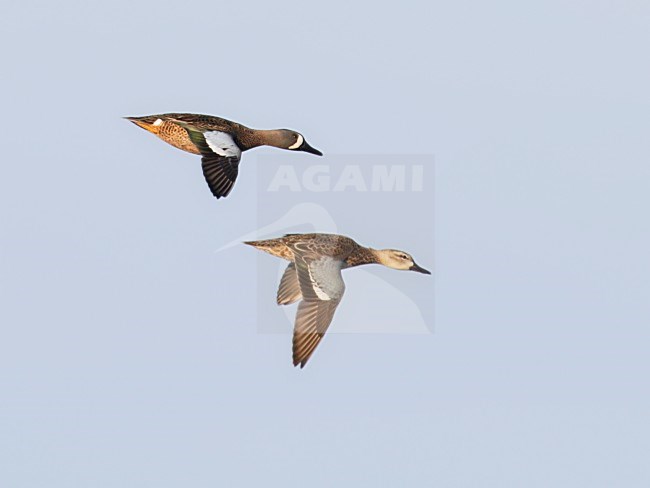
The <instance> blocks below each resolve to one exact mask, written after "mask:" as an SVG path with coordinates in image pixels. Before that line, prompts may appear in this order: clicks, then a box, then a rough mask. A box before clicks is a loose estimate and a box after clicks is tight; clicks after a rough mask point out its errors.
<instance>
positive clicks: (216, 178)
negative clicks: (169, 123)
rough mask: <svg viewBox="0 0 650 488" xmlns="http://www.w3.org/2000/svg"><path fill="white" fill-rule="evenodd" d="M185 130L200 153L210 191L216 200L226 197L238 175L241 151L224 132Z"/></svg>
mask: <svg viewBox="0 0 650 488" xmlns="http://www.w3.org/2000/svg"><path fill="white" fill-rule="evenodd" d="M185 129H186V130H187V133H188V134H189V136H190V139H191V140H192V142H193V143H194V145H195V146H196V147H197V149H198V150H199V152H200V153H201V156H202V157H201V166H202V167H203V176H204V177H205V180H206V181H207V183H208V186H209V187H210V191H211V192H212V194H213V195H214V196H215V197H217V198H221V197H227V196H228V194H229V193H230V192H231V190H232V187H233V186H234V185H235V180H236V179H237V174H238V173H239V161H240V159H241V150H240V149H239V147H238V146H237V144H236V143H235V141H234V139H233V138H232V136H231V135H230V134H228V133H226V132H221V131H206V132H200V131H197V130H194V129H191V128H188V127H187V126H185Z"/></svg>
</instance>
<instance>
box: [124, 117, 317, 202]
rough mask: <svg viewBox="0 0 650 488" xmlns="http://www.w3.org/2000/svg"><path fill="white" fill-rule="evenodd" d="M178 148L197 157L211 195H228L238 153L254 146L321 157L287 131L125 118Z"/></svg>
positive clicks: (218, 121)
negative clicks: (199, 158) (198, 155)
mask: <svg viewBox="0 0 650 488" xmlns="http://www.w3.org/2000/svg"><path fill="white" fill-rule="evenodd" d="M125 118H126V119H127V120H130V121H131V122H133V123H134V124H136V125H137V126H139V127H142V128H143V129H145V130H147V131H149V132H151V133H152V134H155V135H157V136H158V137H159V138H161V139H162V140H163V141H165V142H167V143H169V144H171V145H172V146H174V147H177V148H178V149H182V150H183V151H187V152H190V153H193V154H200V155H201V163H202V166H203V175H204V176H205V179H206V181H207V182H208V186H209V187H210V190H211V191H212V194H213V195H214V196H215V197H217V198H221V197H225V196H228V194H229V193H230V191H231V190H232V187H233V185H234V184H235V180H236V179H237V173H238V171H239V160H240V159H241V153H242V152H243V151H247V150H248V149H252V148H254V147H258V146H274V147H279V148H281V149H289V150H291V151H304V152H308V153H311V154H317V155H318V156H322V155H323V153H321V152H320V151H319V150H318V149H314V148H313V147H311V146H310V145H309V144H307V141H305V138H304V137H303V136H302V135H301V134H299V133H298V132H295V131H292V130H289V129H275V130H256V129H249V128H248V127H245V126H243V125H241V124H238V123H236V122H231V121H230V120H226V119H222V118H219V117H212V116H210V115H197V114H160V115H147V116H144V117H125Z"/></svg>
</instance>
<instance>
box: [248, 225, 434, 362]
mask: <svg viewBox="0 0 650 488" xmlns="http://www.w3.org/2000/svg"><path fill="white" fill-rule="evenodd" d="M245 244H248V245H250V246H253V247H256V248H258V249H260V250H262V251H265V252H267V253H269V254H272V255H273V256H277V257H279V258H282V259H286V260H287V261H290V264H289V266H288V267H287V269H286V271H285V272H284V275H283V276H282V279H281V280H280V287H279V289H278V294H277V302H278V304H279V305H289V304H291V303H295V302H297V301H299V300H300V304H299V305H298V311H297V313H296V322H295V325H294V330H293V364H294V366H298V365H300V367H301V368H303V367H304V366H305V364H307V361H308V360H309V358H310V357H311V355H312V354H313V352H314V350H315V349H316V346H318V344H319V342H320V340H321V339H322V337H323V335H325V332H326V331H327V328H328V327H329V325H330V323H331V322H332V318H333V317H334V312H335V311H336V307H337V306H338V304H339V303H340V302H341V298H342V297H343V293H344V292H345V283H344V282H343V277H342V276H341V270H343V269H346V268H352V267H354V266H360V265H363V264H372V263H376V264H382V265H384V266H387V267H389V268H393V269H400V270H410V271H417V272H418V273H424V274H431V272H430V271H427V270H426V269H424V268H422V267H420V266H418V265H417V264H416V263H415V261H414V260H413V258H412V257H411V255H410V254H408V253H406V252H404V251H397V250H395V249H383V250H378V249H372V248H369V247H363V246H361V245H359V244H357V243H356V242H355V241H354V240H352V239H350V238H349V237H345V236H340V235H336V234H288V235H286V236H284V237H280V238H277V239H268V240H263V241H251V242H246V243H245Z"/></svg>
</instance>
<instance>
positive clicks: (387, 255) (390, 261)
mask: <svg viewBox="0 0 650 488" xmlns="http://www.w3.org/2000/svg"><path fill="white" fill-rule="evenodd" d="M375 255H376V256H377V261H378V262H379V264H383V265H384V266H387V267H388V268H393V269H400V270H403V271H417V272H418V273H423V274H428V275H430V274H431V271H429V270H427V269H424V268H422V267H421V266H419V265H418V264H416V263H415V261H414V260H413V257H412V256H411V255H410V254H409V253H407V252H404V251H398V250H397V249H382V250H379V251H375Z"/></svg>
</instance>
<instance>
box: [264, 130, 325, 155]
mask: <svg viewBox="0 0 650 488" xmlns="http://www.w3.org/2000/svg"><path fill="white" fill-rule="evenodd" d="M269 132H270V134H269V136H270V137H269V145H270V146H275V147H279V148H281V149H288V150H289V151H303V152H308V153H310V154H315V155H316V156H322V155H323V153H322V152H320V151H319V150H318V149H316V148H313V147H311V146H310V145H309V144H307V141H306V140H305V138H304V137H303V135H302V134H300V133H298V132H296V131H295V130H290V129H278V130H274V131H269Z"/></svg>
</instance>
